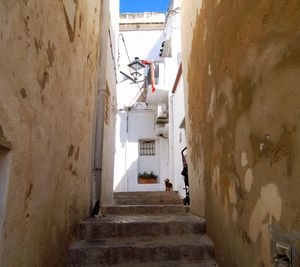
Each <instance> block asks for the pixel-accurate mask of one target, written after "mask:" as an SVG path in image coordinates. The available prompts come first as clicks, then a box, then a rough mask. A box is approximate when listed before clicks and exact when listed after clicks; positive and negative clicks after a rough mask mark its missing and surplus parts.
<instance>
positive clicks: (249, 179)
mask: <svg viewBox="0 0 300 267" xmlns="http://www.w3.org/2000/svg"><path fill="white" fill-rule="evenodd" d="M253 180H254V179H253V172H252V170H251V169H250V168H248V169H247V171H246V174H245V177H244V184H245V189H246V191H247V192H250V191H251V188H252V184H253Z"/></svg>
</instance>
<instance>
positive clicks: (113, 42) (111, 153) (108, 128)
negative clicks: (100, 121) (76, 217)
mask: <svg viewBox="0 0 300 267" xmlns="http://www.w3.org/2000/svg"><path fill="white" fill-rule="evenodd" d="M108 7H109V19H108V21H107V32H105V33H102V34H101V36H102V38H105V40H107V67H106V101H105V107H104V143H103V157H102V166H103V168H102V169H103V171H102V186H101V201H102V205H109V204H112V203H113V180H114V178H113V177H114V164H115V162H114V157H115V136H116V113H117V91H116V87H117V56H118V43H117V40H118V35H119V27H118V26H119V1H109V6H108Z"/></svg>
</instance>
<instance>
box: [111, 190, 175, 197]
mask: <svg viewBox="0 0 300 267" xmlns="http://www.w3.org/2000/svg"><path fill="white" fill-rule="evenodd" d="M145 195H147V196H150V197H151V196H174V195H175V196H178V195H179V193H178V191H135V192H114V196H138V197H141V196H145Z"/></svg>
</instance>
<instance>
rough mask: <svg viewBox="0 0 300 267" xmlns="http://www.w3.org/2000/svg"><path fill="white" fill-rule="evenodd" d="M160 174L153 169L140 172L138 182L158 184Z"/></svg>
mask: <svg viewBox="0 0 300 267" xmlns="http://www.w3.org/2000/svg"><path fill="white" fill-rule="evenodd" d="M157 178H158V176H157V175H156V174H154V173H153V171H151V172H150V173H148V172H143V173H139V175H138V183H139V184H156V183H157Z"/></svg>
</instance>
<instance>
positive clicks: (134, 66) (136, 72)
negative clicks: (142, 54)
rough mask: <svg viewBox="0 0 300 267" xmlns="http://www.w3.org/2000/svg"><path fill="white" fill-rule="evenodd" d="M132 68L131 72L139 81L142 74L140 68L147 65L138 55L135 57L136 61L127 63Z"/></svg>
mask: <svg viewBox="0 0 300 267" xmlns="http://www.w3.org/2000/svg"><path fill="white" fill-rule="evenodd" d="M127 66H128V67H129V69H130V74H131V75H132V77H133V79H134V80H135V81H137V80H138V79H139V77H140V76H142V74H141V73H140V72H139V70H140V69H142V68H145V67H146V66H145V65H144V64H142V63H141V61H140V59H139V58H138V57H136V58H134V61H132V62H131V63H129V64H128V65H127Z"/></svg>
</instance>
